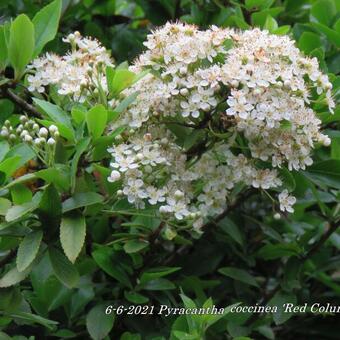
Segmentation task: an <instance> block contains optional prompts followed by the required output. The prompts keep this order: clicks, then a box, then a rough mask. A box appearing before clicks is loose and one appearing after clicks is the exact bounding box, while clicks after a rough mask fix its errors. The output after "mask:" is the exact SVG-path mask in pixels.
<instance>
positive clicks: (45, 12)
mask: <svg viewBox="0 0 340 340" xmlns="http://www.w3.org/2000/svg"><path fill="white" fill-rule="evenodd" d="M60 14H61V0H55V1H53V2H51V3H50V4H48V5H47V6H45V7H43V8H42V9H41V10H40V11H39V12H38V13H37V14H36V15H35V16H34V18H33V20H32V22H33V25H34V33H35V48H34V53H33V56H34V58H35V57H36V56H37V55H38V54H39V53H40V52H41V51H42V49H43V48H44V46H45V45H46V43H48V42H49V41H51V40H53V39H54V37H55V35H56V34H57V30H58V25H59V19H60Z"/></svg>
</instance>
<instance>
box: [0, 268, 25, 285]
mask: <svg viewBox="0 0 340 340" xmlns="http://www.w3.org/2000/svg"><path fill="white" fill-rule="evenodd" d="M30 271H31V268H30V267H28V268H27V269H26V270H24V271H22V272H19V271H18V269H17V267H14V268H12V269H11V270H10V271H8V272H7V273H6V274H5V275H4V276H3V277H2V278H1V279H0V288H6V287H10V286H13V285H15V284H16V283H19V282H20V281H22V280H23V279H25V278H26V276H27V275H28V274H29V273H30Z"/></svg>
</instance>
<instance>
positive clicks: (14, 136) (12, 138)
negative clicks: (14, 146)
mask: <svg viewBox="0 0 340 340" xmlns="http://www.w3.org/2000/svg"><path fill="white" fill-rule="evenodd" d="M9 139H10V140H12V141H15V140H16V139H17V136H16V135H14V134H13V133H11V134H10V135H9Z"/></svg>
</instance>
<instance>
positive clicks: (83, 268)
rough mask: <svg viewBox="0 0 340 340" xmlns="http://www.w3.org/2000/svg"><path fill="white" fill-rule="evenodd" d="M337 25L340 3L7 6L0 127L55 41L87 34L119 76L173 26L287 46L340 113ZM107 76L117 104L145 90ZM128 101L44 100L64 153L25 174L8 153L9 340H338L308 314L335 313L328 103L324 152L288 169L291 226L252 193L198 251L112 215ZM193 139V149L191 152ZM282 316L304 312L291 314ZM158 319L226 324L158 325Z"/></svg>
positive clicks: (0, 47)
mask: <svg viewBox="0 0 340 340" xmlns="http://www.w3.org/2000/svg"><path fill="white" fill-rule="evenodd" d="M47 4H49V7H45V8H44V9H42V8H43V7H44V5H47ZM61 5H62V6H61ZM60 6H61V7H60ZM339 10H340V3H339V1H336V0H316V1H314V0H282V1H279V0H278V1H274V0H245V1H239V0H234V1H224V0H211V1H210V0H206V1H205V0H197V1H193V0H173V1H168V0H152V1H146V0H136V1H124V0H99V1H94V0H84V1H70V0H64V1H58V0H55V1H53V2H50V1H46V0H41V1H22V0H18V1H12V0H2V1H1V2H0V13H1V17H0V20H1V21H0V23H1V24H3V25H2V26H0V70H1V78H0V87H1V90H0V123H1V125H2V124H3V122H4V121H5V120H6V119H10V120H18V114H19V113H20V112H19V110H20V108H19V107H16V106H14V105H13V104H12V102H11V101H10V100H9V99H8V98H5V97H7V96H5V88H4V87H3V83H2V80H3V79H5V78H4V76H5V75H6V76H7V72H9V71H11V69H13V70H14V71H13V72H14V77H11V78H15V79H16V80H19V79H20V78H21V76H22V75H23V72H24V70H25V67H26V65H27V63H29V61H30V60H31V59H32V57H34V56H36V55H38V54H39V53H40V51H41V50H44V51H54V52H58V53H62V52H63V49H64V46H62V44H61V43H60V41H61V39H60V38H61V36H64V35H65V34H67V33H70V32H72V31H75V30H78V31H80V32H81V33H82V34H84V35H91V36H94V37H97V38H98V40H100V41H101V42H102V43H103V44H104V45H105V46H106V47H107V48H109V49H111V51H112V54H113V57H114V58H115V59H116V60H117V61H118V62H122V61H124V60H129V61H132V60H133V59H134V58H135V57H136V56H137V55H138V53H139V52H140V51H142V50H143V45H142V42H143V41H144V39H145V37H146V34H147V33H148V32H149V31H150V29H152V28H153V27H155V26H156V25H162V24H164V23H165V22H167V21H169V20H170V21H175V20H182V21H186V22H188V23H193V24H197V25H199V26H201V27H203V28H204V27H208V26H209V25H212V24H215V25H219V26H224V27H227V26H228V27H229V26H231V27H236V28H237V29H247V28H249V27H252V26H259V27H261V28H265V29H267V30H269V31H270V32H271V33H274V34H290V35H291V36H292V37H293V38H294V39H295V40H296V42H297V46H298V47H299V48H300V49H301V50H302V51H303V52H304V53H305V54H307V55H310V56H314V57H316V58H317V59H318V60H319V63H320V65H321V67H322V69H323V71H324V72H326V73H327V72H328V73H332V74H333V75H331V76H330V79H331V81H332V83H333V86H334V95H335V98H336V99H338V98H339V85H340V81H339V77H338V74H339V72H340V54H339V48H340V14H339V13H340V12H339ZM39 11H40V12H39ZM38 12H39V13H38ZM22 13H25V14H22ZM37 13H38V14H37ZM59 13H61V17H60V25H59V30H58V31H57V26H58V21H59ZM19 14H20V15H19ZM11 18H12V19H14V18H16V19H14V21H13V23H12V26H11V28H10V27H9V24H8V23H9V21H10V19H11ZM9 32H10V33H9ZM9 34H10V39H8V37H9ZM17 36H19V37H20V39H19V40H20V41H18V39H17ZM22 43H24V45H22ZM226 43H228V42H226ZM11 72H12V71H11ZM13 72H12V73H13ZM106 73H107V79H108V80H111V81H112V83H111V84H109V89H110V95H111V96H112V97H114V96H115V95H117V94H118V93H119V92H120V91H122V90H123V89H124V88H126V87H127V86H129V85H130V84H131V83H133V82H134V81H135V80H136V79H135V75H134V74H133V73H131V72H129V71H127V70H126V69H124V68H122V69H120V70H110V69H107V70H106ZM7 80H8V79H7ZM7 80H6V81H7ZM22 83H23V85H25V80H22ZM135 96H136V95H135V94H133V95H132V96H131V97H130V98H127V99H126V100H125V101H123V102H121V103H120V105H119V106H117V107H116V110H115V111H108V110H107V109H106V108H105V107H104V106H103V105H101V104H98V105H97V106H95V107H93V108H92V109H91V110H89V111H86V110H85V111H84V110H83V109H82V107H76V106H74V107H73V108H72V110H71V109H70V111H71V113H69V112H64V111H63V109H61V107H59V106H58V105H56V104H53V103H50V102H47V101H45V100H44V99H43V98H41V99H36V98H35V99H34V102H33V105H35V106H34V107H35V110H37V112H38V113H40V114H41V115H42V119H40V122H41V123H42V124H43V125H45V126H49V125H51V124H52V123H53V124H54V125H56V126H57V127H58V128H59V131H60V135H61V137H63V138H64V139H65V141H66V142H67V143H66V146H65V145H63V146H60V145H57V146H56V154H55V163H53V165H51V166H50V167H48V168H41V169H40V168H38V169H36V168H35V169H34V170H31V169H30V168H29V166H28V164H29V163H30V161H31V160H32V159H33V158H34V154H33V153H32V150H31V149H30V148H28V147H27V145H25V144H19V145H17V146H16V147H14V148H13V147H10V146H9V145H8V143H7V142H5V141H1V142H0V221H1V222H0V265H1V267H0V339H56V338H60V339H64V338H65V339H88V338H90V337H91V338H92V339H109V338H110V339H121V340H137V339H148V340H151V339H153V340H161V339H172V340H184V339H191V340H199V339H207V340H210V339H216V340H218V339H235V340H236V339H239V340H241V339H243V340H246V339H306V340H307V339H308V340H312V339H315V340H320V339H322V340H323V339H339V334H340V325H339V322H338V321H337V317H336V314H335V315H333V314H329V313H311V312H310V311H308V309H309V308H310V307H311V306H312V305H313V303H319V304H320V306H326V305H327V303H330V304H332V305H337V306H339V311H340V275H339V268H340V257H339V250H340V232H339V228H338V226H339V218H340V214H339V212H340V201H339V200H340V151H339V150H340V134H339V131H338V129H339V121H340V109H339V107H337V108H336V110H335V113H334V115H333V116H330V115H329V113H328V112H327V110H326V109H325V105H324V103H321V102H316V103H314V104H313V105H314V109H315V111H316V112H317V114H318V116H319V117H320V119H321V120H322V122H323V124H324V126H325V127H326V128H327V134H328V135H329V136H330V137H331V138H332V144H331V147H330V148H323V147H320V148H319V149H317V150H315V155H314V160H315V162H314V164H313V166H311V167H310V168H308V170H307V171H305V172H299V173H297V172H293V173H291V172H288V171H287V170H286V169H282V170H281V171H282V177H283V178H284V180H285V181H286V183H288V184H289V186H290V188H291V190H293V194H294V195H295V196H296V197H297V198H298V202H297V204H296V206H295V213H294V214H292V215H289V216H286V217H285V218H281V219H280V220H275V219H274V216H273V212H272V202H271V201H270V199H269V198H268V197H267V196H266V195H265V194H263V193H259V192H255V193H253V192H250V193H249V194H248V195H246V196H245V197H242V199H241V200H238V201H236V202H235V204H233V205H232V207H231V208H232V209H230V213H229V214H228V216H227V217H225V218H223V219H221V220H220V221H218V222H217V223H209V224H208V225H207V228H206V229H205V232H204V234H203V235H202V236H201V238H200V239H198V240H195V239H193V238H192V237H191V236H190V234H189V233H187V232H186V231H183V232H181V233H178V234H177V233H176V231H175V230H172V229H169V228H167V229H164V228H163V225H162V223H161V222H160V221H159V220H158V219H156V218H154V217H153V216H154V214H153V211H152V210H143V212H142V213H140V212H138V211H136V210H131V209H130V208H129V205H128V204H127V202H126V201H124V200H121V201H119V202H118V203H117V204H116V205H115V206H113V207H112V204H111V203H112V202H110V197H112V196H114V195H116V192H117V186H116V184H112V183H108V182H107V181H106V177H107V176H108V169H107V168H106V167H104V166H103V165H104V164H105V165H107V163H108V159H107V153H106V149H107V147H108V146H110V145H111V144H112V142H113V140H114V138H115V136H116V135H118V133H120V132H121V131H112V132H111V134H110V135H107V136H103V135H102V134H103V131H104V129H105V127H106V125H107V123H108V122H112V121H114V120H115V119H116V118H117V117H118V115H119V114H121V113H122V112H124V110H125V109H126V107H127V106H128V104H129V103H130V102H132V101H133V100H134V99H135ZM28 101H29V103H28V104H29V105H31V104H32V103H31V100H30V99H29V100H28ZM33 113H34V111H33ZM182 137H183V134H182ZM200 138H201V135H195V134H194V133H192V134H190V136H184V137H183V145H186V146H187V148H188V150H189V149H190V148H191V147H192V146H193V145H196V141H197V140H198V139H200ZM58 148H59V149H58ZM17 171H19V172H20V171H21V174H20V176H19V175H18V174H17ZM288 184H287V185H288ZM285 303H294V304H295V305H299V306H303V305H304V304H307V311H306V313H297V312H295V313H290V312H283V310H282V308H281V306H282V304H285ZM234 304H240V305H241V306H242V305H243V306H255V305H256V304H259V305H268V306H279V309H278V311H276V312H274V313H264V314H261V313H253V314H252V313H235V312H232V311H231V307H230V308H229V309H228V308H227V307H228V306H231V305H234ZM162 305H164V306H168V307H169V308H170V307H173V308H174V307H178V308H183V307H186V308H200V307H205V308H208V307H212V306H213V305H215V306H217V307H218V308H220V307H225V313H224V314H223V315H196V316H195V315H189V316H185V315H184V316H183V315H181V316H180V315H173V314H171V315H169V316H166V313H165V312H164V313H163V314H162V315H158V312H159V309H160V307H161V306H162ZM110 306H111V307H110ZM129 306H130V307H129ZM131 306H133V309H130V311H133V313H132V315H129V308H131ZM137 306H141V309H139V307H138V308H137ZM152 306H155V307H154V310H153V309H152ZM125 308H126V310H125ZM138 311H139V312H138ZM142 311H145V313H143V312H142ZM136 314H137V315H136ZM144 314H145V315H144Z"/></svg>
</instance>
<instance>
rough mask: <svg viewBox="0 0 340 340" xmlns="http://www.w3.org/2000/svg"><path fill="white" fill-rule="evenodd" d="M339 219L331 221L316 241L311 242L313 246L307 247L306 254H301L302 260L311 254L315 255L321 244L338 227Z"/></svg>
mask: <svg viewBox="0 0 340 340" xmlns="http://www.w3.org/2000/svg"><path fill="white" fill-rule="evenodd" d="M339 226H340V221H337V222H331V226H330V228H329V229H328V230H327V231H326V232H325V233H324V234H323V235H322V236H321V238H320V239H319V241H318V242H316V243H315V244H313V246H312V247H311V248H310V249H309V251H308V252H307V254H306V255H304V256H303V258H302V259H303V261H306V260H308V259H309V258H311V257H312V256H313V255H315V254H316V253H317V252H318V251H319V249H320V248H321V246H322V245H323V244H324V243H325V242H326V241H327V240H328V239H329V238H330V236H331V235H332V234H333V233H334V232H335V231H336V230H337V229H338V228H339Z"/></svg>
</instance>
